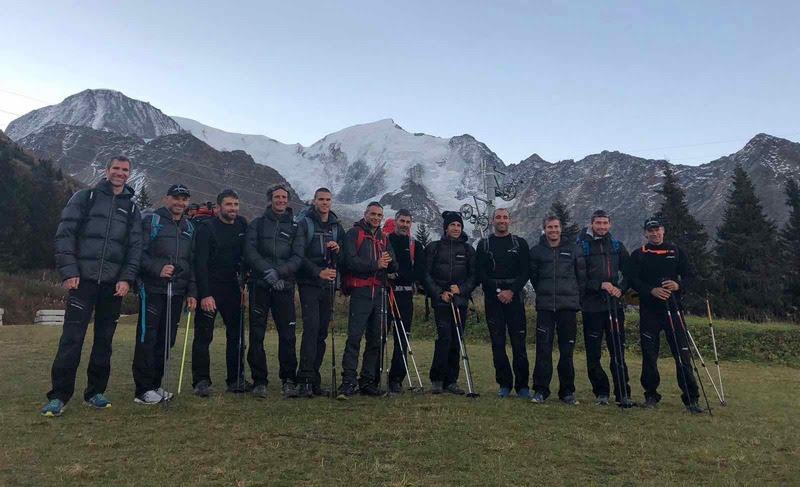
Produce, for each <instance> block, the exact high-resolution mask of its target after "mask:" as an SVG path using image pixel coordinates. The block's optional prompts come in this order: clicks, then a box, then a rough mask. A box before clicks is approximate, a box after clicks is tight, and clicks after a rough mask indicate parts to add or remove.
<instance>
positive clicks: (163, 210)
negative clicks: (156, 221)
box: [153, 206, 186, 220]
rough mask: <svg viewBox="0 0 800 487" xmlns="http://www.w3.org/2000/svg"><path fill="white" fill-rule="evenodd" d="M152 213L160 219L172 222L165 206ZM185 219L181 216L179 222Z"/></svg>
mask: <svg viewBox="0 0 800 487" xmlns="http://www.w3.org/2000/svg"><path fill="white" fill-rule="evenodd" d="M153 213H155V214H157V215H158V216H160V217H161V218H166V219H167V220H172V213H170V211H169V209H167V207H166V206H162V207H161V208H159V209H157V210H156V211H154V212H153ZM184 218H186V217H185V216H183V215H181V220H183V219H184Z"/></svg>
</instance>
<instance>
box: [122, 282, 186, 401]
mask: <svg viewBox="0 0 800 487" xmlns="http://www.w3.org/2000/svg"><path fill="white" fill-rule="evenodd" d="M167 306H168V304H167V295H166V294H153V293H151V292H150V291H149V290H147V289H146V288H145V291H144V293H143V294H140V295H139V321H138V324H137V328H136V345H135V347H134V350H133V365H132V367H131V368H132V370H133V383H134V384H135V386H136V395H137V396H139V395H141V394H144V393H145V392H147V391H150V390H155V389H158V388H159V387H161V383H162V381H163V379H164V344H165V340H166V337H167V326H165V325H166V323H167ZM182 309H183V296H172V323H170V324H169V332H170V335H169V349H170V350H172V347H174V346H175V337H176V336H177V333H178V323H179V322H180V319H181V311H182ZM142 310H144V312H143V311H142ZM168 352H169V351H168Z"/></svg>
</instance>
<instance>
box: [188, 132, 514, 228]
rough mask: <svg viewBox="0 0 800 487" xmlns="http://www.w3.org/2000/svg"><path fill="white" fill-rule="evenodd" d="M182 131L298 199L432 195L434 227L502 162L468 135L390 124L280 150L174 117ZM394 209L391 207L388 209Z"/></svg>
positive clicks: (259, 139) (261, 139) (356, 200)
mask: <svg viewBox="0 0 800 487" xmlns="http://www.w3.org/2000/svg"><path fill="white" fill-rule="evenodd" d="M173 118H174V119H175V120H176V121H177V122H178V123H180V125H181V127H182V128H183V129H184V130H186V131H189V132H191V133H192V134H193V135H195V136H196V137H198V138H200V139H201V140H204V141H205V142H206V143H208V144H209V145H211V146H213V147H216V148H217V149H220V150H232V149H241V150H244V151H247V152H248V153H249V154H251V155H252V156H253V158H254V159H255V160H256V161H257V162H261V163H263V164H267V165H269V166H271V167H274V168H275V169H276V170H278V171H279V172H280V173H281V174H283V175H284V176H285V177H286V179H287V180H289V181H290V182H291V183H292V185H293V187H294V188H295V190H296V191H297V192H298V193H299V194H300V196H301V197H305V198H309V197H311V195H312V194H313V192H314V190H315V189H316V188H317V187H320V186H325V187H328V188H330V189H331V190H332V191H333V192H334V194H335V195H336V200H337V202H339V203H344V204H351V205H357V204H363V203H365V202H368V201H370V200H380V199H382V198H383V197H384V196H386V197H387V199H386V200H385V201H393V199H392V198H390V197H389V196H390V195H393V194H397V193H398V192H402V191H404V187H405V188H406V189H408V187H409V183H413V186H414V187H415V188H416V189H417V191H422V192H424V193H425V194H428V195H432V196H431V198H432V201H430V202H429V203H431V204H429V205H427V206H428V207H429V210H430V211H426V212H425V215H430V216H425V217H423V218H424V219H423V220H422V221H426V222H428V223H431V224H434V223H435V222H437V221H438V218H439V216H438V215H436V216H435V217H434V216H432V213H433V209H434V208H435V209H436V210H435V211H437V212H438V210H439V208H442V209H457V208H458V207H459V206H460V205H461V204H462V203H463V202H464V201H465V200H466V199H467V198H468V196H469V195H471V194H473V193H476V192H479V191H481V190H482V189H483V182H482V181H483V179H482V171H481V167H482V164H485V166H486V168H487V169H488V170H490V171H491V169H492V168H494V167H498V168H502V167H503V166H504V164H503V162H502V161H501V160H500V159H499V158H498V157H497V155H496V154H495V153H494V152H492V151H491V150H490V149H489V148H488V147H487V146H486V145H485V144H483V143H481V142H479V141H477V140H475V139H474V138H473V137H472V136H470V135H461V136H458V137H452V138H442V137H434V136H431V135H427V134H422V133H410V132H407V131H406V130H404V129H403V128H402V127H400V126H399V125H397V124H396V123H395V122H394V121H393V120H391V119H385V120H379V121H377V122H373V123H367V124H361V125H355V126H352V127H348V128H346V129H343V130H340V131H338V132H334V133H332V134H329V135H326V136H325V137H323V138H322V139H320V140H319V141H317V142H315V143H314V144H312V145H310V146H308V147H303V146H302V145H300V144H293V145H289V144H282V143H280V142H278V141H276V140H274V139H270V138H269V137H265V136H263V135H248V134H236V133H230V132H225V131H222V130H219V129H215V128H213V127H209V126H207V125H203V124H201V123H199V122H196V121H194V120H191V119H187V118H182V117H173ZM391 206H392V208H393V209H395V210H396V209H399V208H395V207H394V205H391Z"/></svg>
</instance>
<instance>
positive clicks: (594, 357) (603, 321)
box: [583, 308, 631, 401]
mask: <svg viewBox="0 0 800 487" xmlns="http://www.w3.org/2000/svg"><path fill="white" fill-rule="evenodd" d="M615 313H616V316H617V320H618V321H619V326H620V339H621V340H622V345H623V348H622V350H623V356H622V357H617V353H616V352H615V350H616V347H615V346H614V342H613V340H614V339H616V337H615V336H612V333H611V323H610V320H609V316H608V312H607V311H601V312H596V313H595V312H591V313H587V312H584V313H583V340H584V344H585V345H586V368H587V371H588V373H589V382H591V383H592V392H594V395H595V396H608V395H610V388H609V384H608V376H607V375H606V372H605V370H603V365H602V364H601V363H600V359H601V358H602V354H603V350H602V346H603V338H605V341H606V347H608V354H609V356H610V357H611V359H610V362H609V366H610V368H611V377H612V380H613V382H614V397H615V398H616V400H617V401H619V400H620V398H621V394H620V392H621V391H622V389H621V388H620V387H621V385H620V384H619V377H622V381H623V383H624V387H625V389H624V390H625V391H626V395H627V397H630V394H631V387H630V385H629V381H630V378H629V377H628V365H627V363H626V362H625V353H624V350H625V312H624V311H623V310H622V309H621V308H618V309H617V310H615ZM615 335H616V334H615Z"/></svg>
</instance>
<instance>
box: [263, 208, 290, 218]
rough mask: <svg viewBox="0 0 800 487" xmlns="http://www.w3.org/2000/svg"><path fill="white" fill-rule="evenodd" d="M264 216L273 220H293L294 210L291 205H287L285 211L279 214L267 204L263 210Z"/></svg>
mask: <svg viewBox="0 0 800 487" xmlns="http://www.w3.org/2000/svg"><path fill="white" fill-rule="evenodd" d="M264 218H269V219H270V220H272V221H274V222H291V221H294V212H293V211H292V207H291V206H287V207H286V211H285V212H284V213H281V214H280V215H279V214H277V213H275V212H274V211H272V205H268V206H267V208H266V209H265V210H264Z"/></svg>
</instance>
